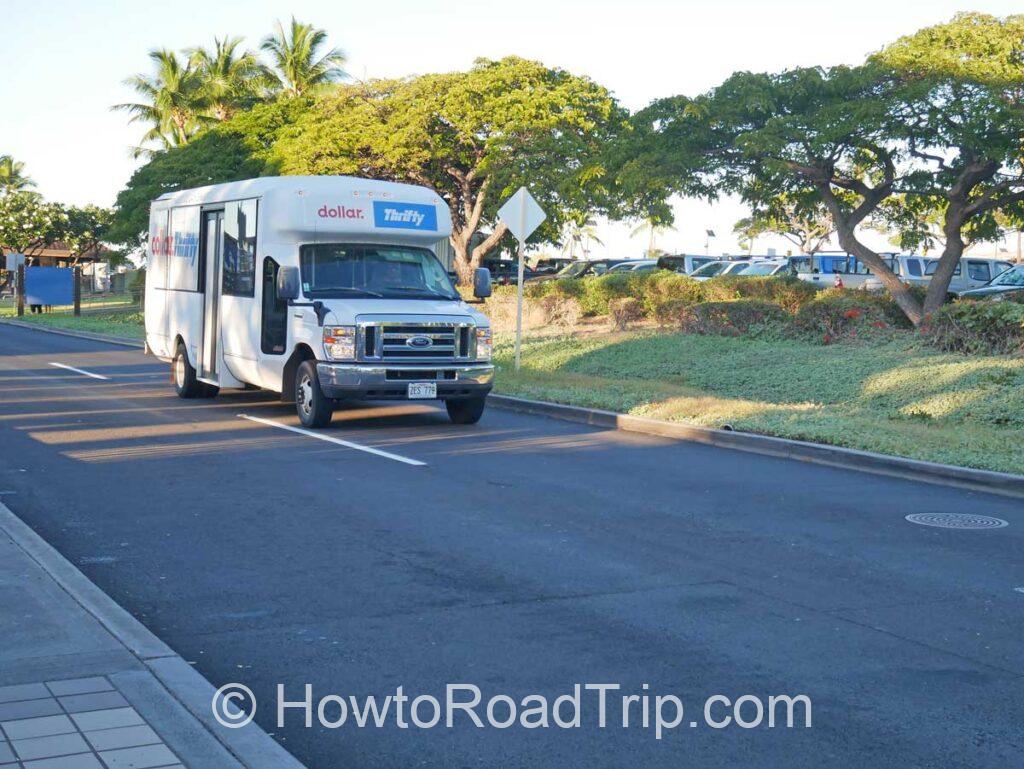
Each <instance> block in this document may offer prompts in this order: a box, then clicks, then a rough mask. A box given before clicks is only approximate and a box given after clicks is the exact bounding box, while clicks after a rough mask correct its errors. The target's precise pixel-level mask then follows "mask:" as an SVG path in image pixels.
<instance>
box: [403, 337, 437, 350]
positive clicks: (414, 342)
mask: <svg viewBox="0 0 1024 769" xmlns="http://www.w3.org/2000/svg"><path fill="white" fill-rule="evenodd" d="M405 343H406V344H407V345H408V346H409V347H415V348H417V349H419V350H422V349H424V348H427V347H431V346H433V344H434V340H432V339H431V338H430V337H429V336H411V337H409V338H408V339H406V340H405Z"/></svg>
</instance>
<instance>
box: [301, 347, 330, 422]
mask: <svg viewBox="0 0 1024 769" xmlns="http://www.w3.org/2000/svg"><path fill="white" fill-rule="evenodd" d="M295 410H296V411H297V412H298V414H299V421H300V422H302V424H303V426H305V427H327V425H329V424H330V423H331V417H332V416H334V402H333V401H332V400H331V399H330V398H328V397H327V396H325V395H324V393H323V391H322V390H321V389H320V378H319V377H318V376H317V373H316V361H315V360H307V361H303V362H302V363H301V364H300V365H299V370H298V372H296V374H295Z"/></svg>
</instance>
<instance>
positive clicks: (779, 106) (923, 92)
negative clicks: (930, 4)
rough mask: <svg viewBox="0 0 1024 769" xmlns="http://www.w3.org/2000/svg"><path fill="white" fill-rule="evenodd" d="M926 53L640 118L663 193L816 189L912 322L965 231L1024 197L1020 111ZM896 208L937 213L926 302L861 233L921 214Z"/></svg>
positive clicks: (763, 204) (818, 72)
mask: <svg viewBox="0 0 1024 769" xmlns="http://www.w3.org/2000/svg"><path fill="white" fill-rule="evenodd" d="M954 23H957V22H954ZM1007 34H1009V32H1007ZM926 37H927V38H928V39H931V38H930V36H927V35H926ZM928 50H929V48H928V45H927V44H925V43H922V45H921V49H920V56H921V57H922V60H921V61H920V62H919V64H918V66H917V67H910V66H907V65H905V64H900V66H896V65H895V64H894V63H892V62H890V61H888V60H887V59H886V58H885V57H884V55H883V56H879V57H877V58H876V59H874V60H872V61H870V62H869V63H868V64H866V65H864V66H860V67H835V68H832V69H827V70H826V69H821V68H810V69H797V70H791V71H788V72H783V73H779V74H751V73H738V74H736V75H733V76H732V77H730V78H729V79H728V80H727V81H726V82H725V83H723V84H722V85H721V86H719V87H718V88H716V89H714V90H713V91H711V92H709V93H708V94H705V95H703V96H700V97H698V98H696V99H693V100H685V99H683V100H680V99H676V100H672V101H670V102H667V103H660V104H657V105H655V106H654V107H653V108H652V109H651V110H649V111H647V112H646V113H644V114H641V115H640V116H638V118H639V119H641V120H644V121H647V122H646V123H645V124H644V125H643V130H644V131H646V132H648V133H649V134H651V135H653V136H656V137H657V138H658V140H659V141H656V142H653V143H649V144H650V146H651V147H653V152H654V153H655V155H654V157H655V158H658V157H665V158H667V159H668V161H669V163H668V165H669V167H671V168H673V169H674V170H675V171H676V172H677V173H678V175H679V178H678V181H677V182H675V184H674V186H673V187H672V189H674V190H685V189H686V188H697V189H699V190H702V191H705V192H706V193H707V194H710V195H717V194H721V193H724V192H733V193H737V194H739V195H740V196H741V197H742V198H743V199H744V200H745V201H746V202H747V203H749V204H750V205H751V206H752V208H754V209H755V210H757V209H770V207H771V205H772V204H773V201H777V200H778V199H779V198H780V197H784V196H796V197H799V198H801V199H806V198H811V199H815V198H816V199H817V200H818V201H819V202H820V204H822V205H823V206H824V207H825V208H826V210H827V211H828V213H829V215H830V216H831V218H832V221H833V223H834V225H835V227H836V232H837V235H838V239H839V243H840V245H841V246H842V247H843V248H844V249H846V250H847V251H849V252H850V253H852V254H854V255H855V256H857V257H858V258H859V259H860V260H861V261H862V262H863V263H864V264H866V265H867V266H868V267H869V268H870V269H871V270H872V272H874V273H875V274H876V275H878V277H879V278H880V279H881V281H882V282H883V284H884V285H885V286H886V288H888V289H889V291H890V292H891V293H892V295H893V297H894V298H895V300H896V301H897V303H898V304H899V305H900V307H901V308H902V309H903V311H904V312H905V313H906V315H907V316H908V317H909V318H910V319H911V321H912V322H914V323H915V324H917V323H920V322H921V321H922V320H923V318H924V317H925V315H926V314H927V313H929V312H931V311H933V310H935V309H936V308H938V306H939V305H940V304H941V303H942V302H943V301H944V300H945V298H946V295H947V291H948V286H949V281H950V279H951V277H952V275H953V272H954V270H955V269H956V266H957V263H958V260H959V258H960V256H961V255H962V254H963V249H964V233H965V232H967V231H983V230H984V229H985V227H986V226H988V225H987V224H986V223H987V222H990V221H992V222H994V221H995V220H996V219H995V217H996V216H997V215H1000V214H1005V213H1006V212H1008V211H1012V210H1014V209H1015V208H1016V207H1019V206H1020V204H1021V200H1022V199H1024V166H1022V164H1021V162H1020V155H1021V143H1022V141H1024V109H1022V107H1021V106H1020V104H1019V102H1018V101H1017V100H1015V99H1014V98H1013V95H1014V94H1013V89H1012V88H1010V87H1009V86H1006V85H999V84H998V83H992V82H983V81H982V80H979V79H971V78H970V77H968V76H967V75H966V74H964V73H963V72H959V71H957V72H954V73H952V74H951V73H950V72H947V71H943V70H941V69H938V70H935V71H932V70H929V69H928V67H927V55H928V54H927V51H928ZM964 55H965V56H967V55H968V53H967V52H965V53H964ZM905 60H906V57H904V61H905ZM646 162H647V163H648V164H650V163H651V161H650V160H649V159H648V160H647V161H646ZM901 202H902V203H903V204H904V206H903V207H901V206H900V205H899V204H900V203H901ZM906 206H910V207H917V208H920V207H922V206H923V207H932V208H934V209H936V210H940V211H941V212H942V216H943V233H944V236H945V245H944V249H943V252H942V255H941V257H940V263H939V267H938V269H937V270H936V272H935V275H934V276H933V278H932V280H931V282H930V284H929V287H928V294H927V297H926V299H925V301H924V303H923V304H922V303H921V302H920V301H919V300H918V299H917V298H916V296H915V295H914V294H912V293H911V292H910V291H909V289H908V288H907V287H906V286H905V285H904V284H903V283H902V282H901V281H900V279H899V277H898V276H897V275H895V274H894V273H893V272H892V270H891V269H890V268H889V266H888V264H887V263H886V261H885V260H884V259H883V258H882V257H881V256H880V255H879V254H878V253H876V252H875V251H874V250H872V249H871V248H869V247H868V246H867V245H866V244H865V243H864V242H863V240H862V239H861V234H860V229H861V228H862V227H863V226H866V225H868V224H870V223H871V222H872V221H873V220H877V218H878V217H879V216H883V215H885V214H886V212H887V210H890V211H891V210H893V207H895V211H896V215H894V216H892V217H891V221H892V223H893V224H894V225H895V226H900V225H901V223H902V224H903V225H906V224H907V223H910V222H914V221H915V220H919V217H917V216H909V215H908V214H907V211H908V209H907V207H906ZM913 226H917V225H913Z"/></svg>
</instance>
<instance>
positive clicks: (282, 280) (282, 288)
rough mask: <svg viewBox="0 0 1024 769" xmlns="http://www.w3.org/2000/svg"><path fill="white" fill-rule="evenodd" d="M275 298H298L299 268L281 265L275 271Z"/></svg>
mask: <svg viewBox="0 0 1024 769" xmlns="http://www.w3.org/2000/svg"><path fill="white" fill-rule="evenodd" d="M277 298H278V299H284V300H286V301H291V300H293V299H298V298H299V268H298V267H281V268H280V269H278V271H277Z"/></svg>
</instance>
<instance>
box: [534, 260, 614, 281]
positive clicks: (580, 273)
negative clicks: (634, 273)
mask: <svg viewBox="0 0 1024 769" xmlns="http://www.w3.org/2000/svg"><path fill="white" fill-rule="evenodd" d="M626 261H629V260H627V259H591V260H589V261H578V262H573V263H572V264H569V265H567V266H566V267H564V268H563V269H561V270H559V271H558V272H556V273H555V274H554V275H536V276H535V277H534V280H536V281H542V280H558V279H561V278H587V277H590V276H596V275H604V274H605V273H606V272H608V270H610V269H611V268H612V267H614V266H615V265H617V264H622V263H623V262H626Z"/></svg>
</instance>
